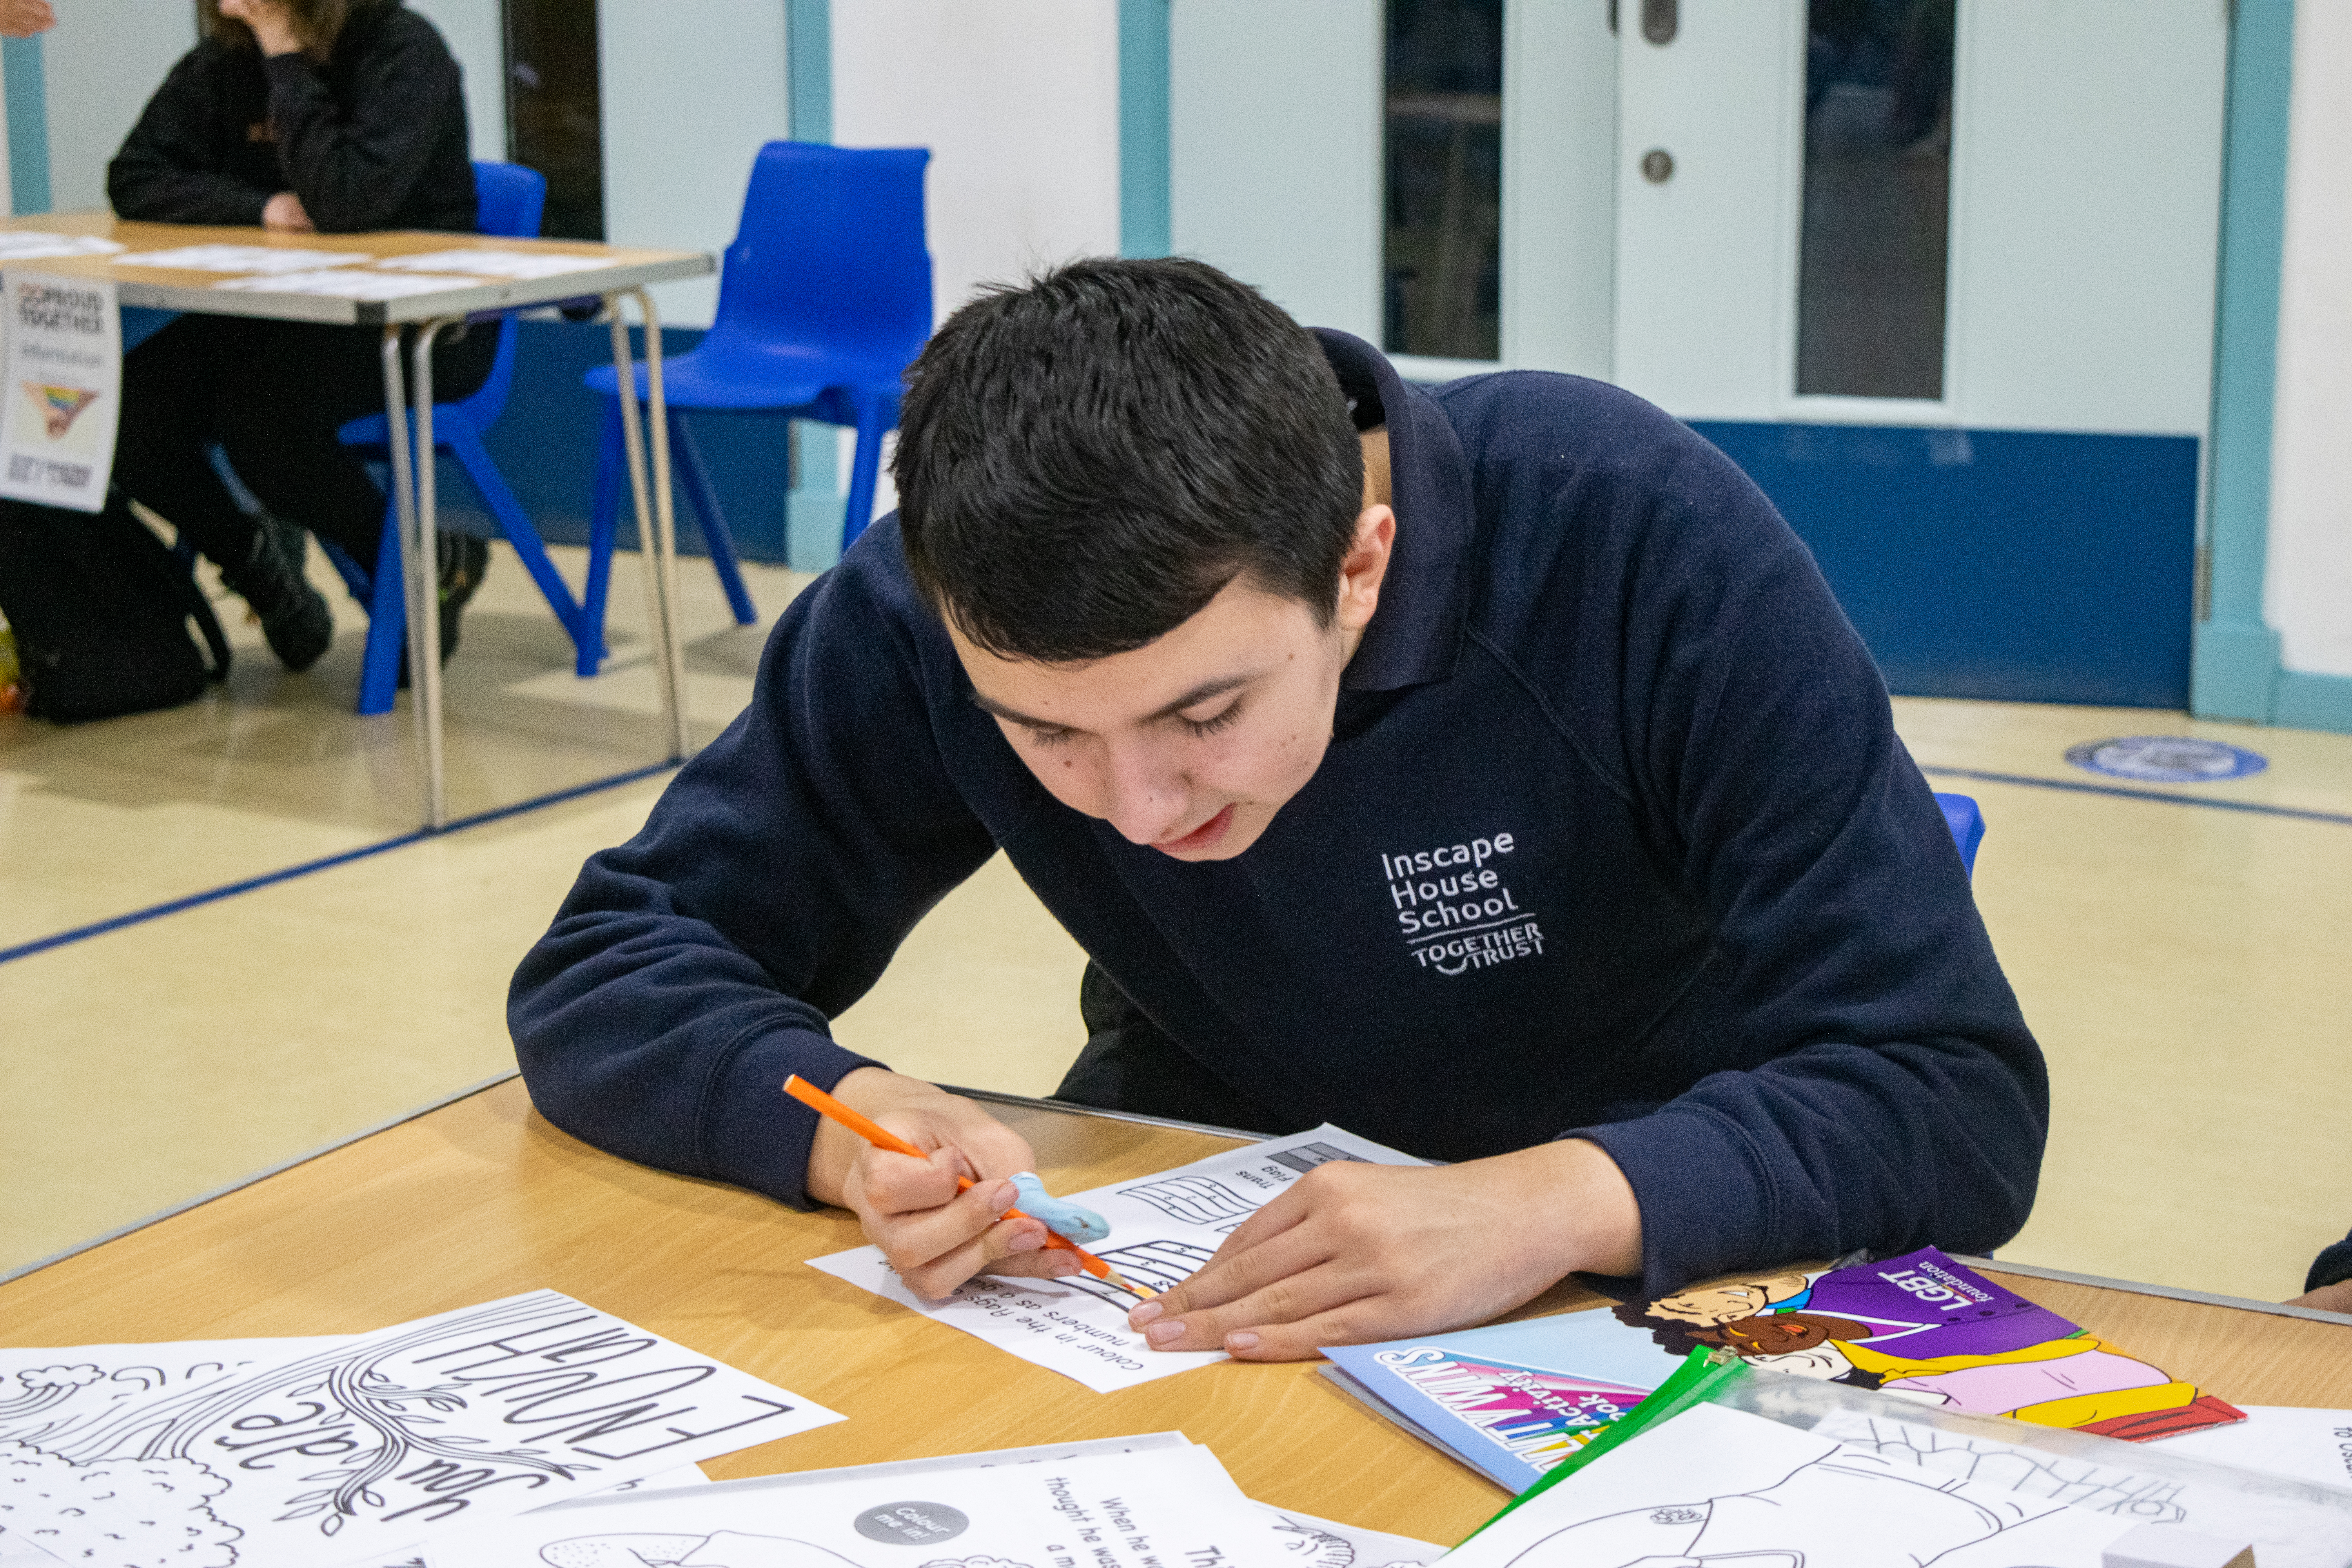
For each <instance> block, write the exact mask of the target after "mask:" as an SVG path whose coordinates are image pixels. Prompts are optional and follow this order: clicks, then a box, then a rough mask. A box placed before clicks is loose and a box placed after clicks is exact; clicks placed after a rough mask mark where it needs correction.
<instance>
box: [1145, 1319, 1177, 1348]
mask: <svg viewBox="0 0 2352 1568" xmlns="http://www.w3.org/2000/svg"><path fill="white" fill-rule="evenodd" d="M1143 1337H1144V1338H1145V1339H1147V1340H1150V1342H1152V1343H1153V1344H1155V1345H1172V1344H1174V1343H1175V1342H1177V1341H1178V1340H1181V1339H1182V1338H1183V1337H1184V1325H1183V1324H1182V1323H1181V1322H1174V1323H1154V1324H1152V1325H1151V1326H1150V1328H1148V1329H1146V1330H1144V1331H1143Z"/></svg>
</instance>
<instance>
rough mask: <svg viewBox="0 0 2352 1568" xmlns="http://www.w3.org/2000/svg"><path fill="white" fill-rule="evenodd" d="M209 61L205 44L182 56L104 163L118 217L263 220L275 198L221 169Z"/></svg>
mask: <svg viewBox="0 0 2352 1568" xmlns="http://www.w3.org/2000/svg"><path fill="white" fill-rule="evenodd" d="M206 59H207V51H206V50H205V48H203V47H198V48H196V49H193V50H191V51H190V52H189V53H188V54H186V55H184V56H183V57H182V58H181V59H180V62H179V63H178V64H177V65H175V66H173V68H172V72H171V74H170V75H169V76H167V77H165V78H164V79H163V86H162V87H160V88H158V89H155V96H154V97H153V98H152V99H149V100H147V107H146V109H145V110H143V111H142V112H141V114H140V116H139V122H138V123H137V124H136V125H134V126H132V127H131V134H130V135H129V136H128V137H127V138H125V139H124V141H123V143H122V148H121V151H120V152H118V153H115V155H114V161H113V162H112V163H109V164H108V165H107V167H106V196H107V201H108V203H109V204H110V205H111V206H112V207H113V208H114V212H115V216H118V217H123V218H131V219H133V220H136V221H139V222H142V223H214V224H243V225H252V224H257V223H259V222H260V221H261V209H262V207H263V206H264V205H266V204H267V203H268V200H269V198H270V196H271V195H272V194H273V193H271V192H268V191H265V190H261V189H259V188H258V187H257V186H254V185H250V184H247V183H246V182H245V181H243V180H241V179H239V178H237V177H236V175H234V174H230V173H228V172H227V171H226V169H224V168H223V167H222V166H221V160H220V158H219V156H218V152H217V149H216V147H215V138H214V135H213V130H212V125H211V122H210V121H211V116H212V112H213V110H214V95H213V92H212V90H211V87H210V84H209V82H208V80H207V70H208V67H207V65H206Z"/></svg>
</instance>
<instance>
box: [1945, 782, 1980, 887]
mask: <svg viewBox="0 0 2352 1568" xmlns="http://www.w3.org/2000/svg"><path fill="white" fill-rule="evenodd" d="M1936 804H1937V805H1939V806H1941V807H1943V809H1944V826H1947V827H1948V828H1950V829H1951V830H1952V846H1953V847H1954V848H1956V849H1958V851H1959V852H1960V864H1961V865H1962V866H1963V867H1965V868H1967V869H1968V872H1969V875H1970V876H1971V877H1973V876H1975V875H1976V869H1977V846H1978V845H1979V844H1981V843H1983V842H1984V835H1985V821H1984V813H1983V812H1981V811H1979V810H1978V809H1977V803H1976V802H1975V801H1973V800H1971V799H1970V798H1969V797H1968V796H1967V795H1940V794H1939V795H1937V796H1936Z"/></svg>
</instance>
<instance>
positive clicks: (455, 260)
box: [376, 249, 612, 278]
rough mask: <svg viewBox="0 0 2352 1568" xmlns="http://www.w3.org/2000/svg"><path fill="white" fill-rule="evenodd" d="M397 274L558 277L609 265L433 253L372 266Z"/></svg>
mask: <svg viewBox="0 0 2352 1568" xmlns="http://www.w3.org/2000/svg"><path fill="white" fill-rule="evenodd" d="M376 265H377V266H378V267H388V268H393V269H394V270H395V271H400V272H470V273H472V274H473V275H474V276H476V277H477V278H560V277H562V275H563V274H564V273H567V272H593V271H595V270H596V269H597V268H601V267H610V266H611V265H612V263H611V262H610V261H608V260H606V259H604V258H602V257H596V256H564V255H562V254H560V253H556V252H551V251H540V250H488V249H485V250H435V251H429V252H427V253H426V254H425V255H423V256H387V257H385V258H383V260H381V261H379V262H377V263H376Z"/></svg>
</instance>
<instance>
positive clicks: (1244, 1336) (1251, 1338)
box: [1225, 1329, 1257, 1351]
mask: <svg viewBox="0 0 2352 1568" xmlns="http://www.w3.org/2000/svg"><path fill="white" fill-rule="evenodd" d="M1225 1348H1226V1349H1227V1350H1229V1351H1254V1350H1255V1349H1257V1336H1256V1335H1255V1334H1254V1333H1251V1332H1250V1331H1248V1330H1247V1329H1244V1330H1242V1331H1240V1332H1239V1333H1232V1334H1227V1335H1226V1336H1225Z"/></svg>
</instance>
